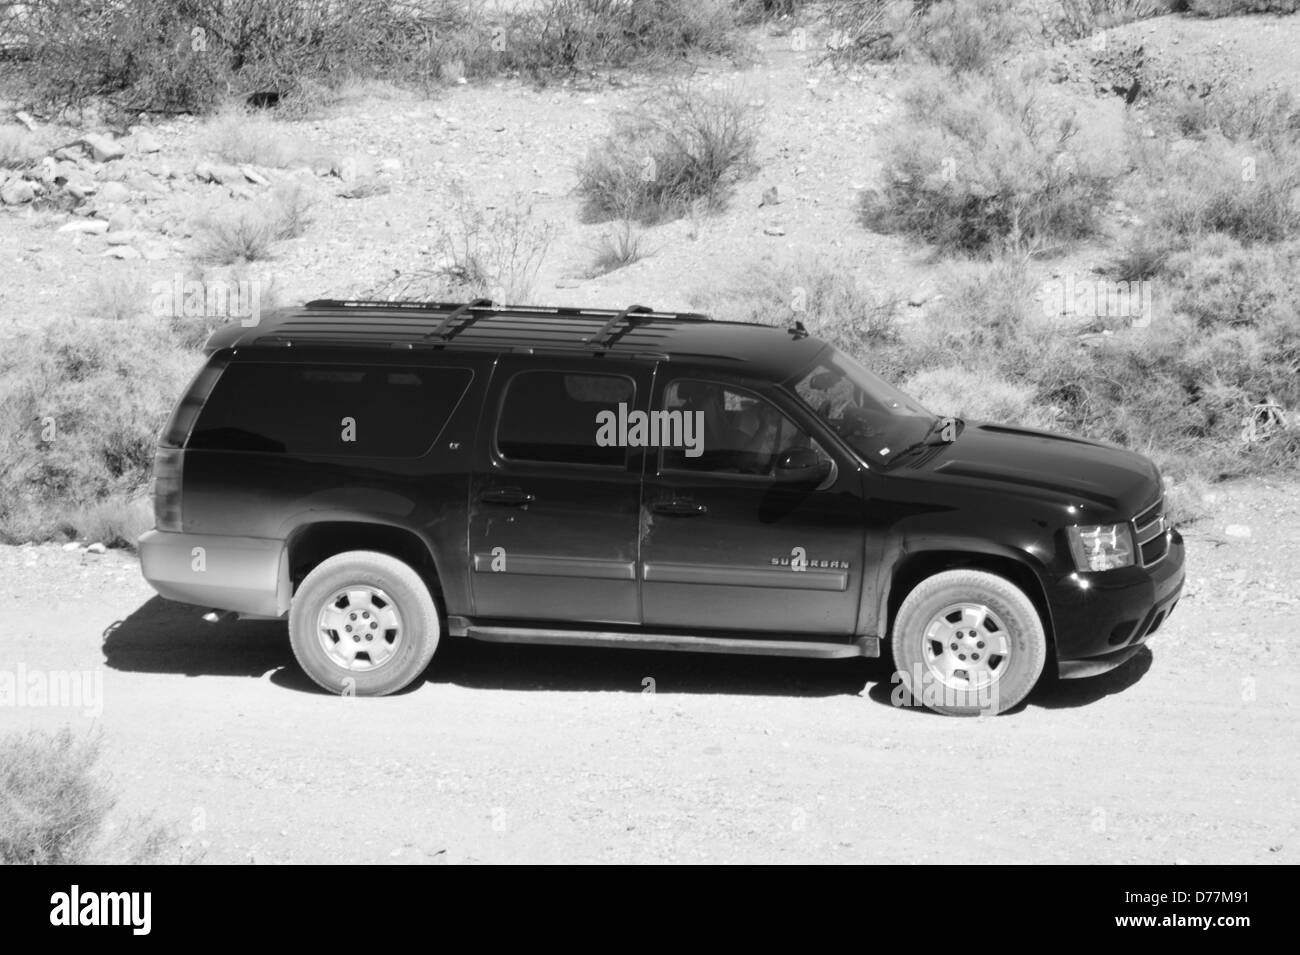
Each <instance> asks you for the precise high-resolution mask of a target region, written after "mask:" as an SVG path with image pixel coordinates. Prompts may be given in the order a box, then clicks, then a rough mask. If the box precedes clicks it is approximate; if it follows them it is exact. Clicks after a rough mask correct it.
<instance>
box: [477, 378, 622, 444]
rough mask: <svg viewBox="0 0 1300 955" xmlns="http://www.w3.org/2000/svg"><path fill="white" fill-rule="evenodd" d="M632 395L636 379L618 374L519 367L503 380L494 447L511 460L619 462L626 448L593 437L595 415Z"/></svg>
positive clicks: (614, 407)
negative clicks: (589, 373) (524, 369)
mask: <svg viewBox="0 0 1300 955" xmlns="http://www.w3.org/2000/svg"><path fill="white" fill-rule="evenodd" d="M635 398H636V383H635V382H634V381H633V380H632V379H631V378H626V377H624V376H622V375H582V374H575V373H570V372H562V371H524V372H520V373H519V374H517V375H515V377H514V378H512V379H510V384H509V385H507V386H506V396H505V401H504V403H503V404H502V406H501V418H500V420H499V421H498V422H497V450H498V451H500V452H501V454H502V455H503V456H504V457H507V458H514V459H517V460H525V461H546V462H550V463H553V464H586V465H598V466H607V467H622V466H623V463H624V461H625V460H626V459H627V449H626V448H622V447H618V446H617V445H611V446H608V447H602V446H601V445H599V444H597V443H596V433H597V430H598V428H597V422H596V415H597V414H598V413H600V412H601V411H613V412H615V413H617V412H618V406H619V405H620V404H626V405H627V406H628V407H629V408H630V407H633V406H634V403H635Z"/></svg>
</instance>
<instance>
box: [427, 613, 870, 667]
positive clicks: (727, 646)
mask: <svg viewBox="0 0 1300 955" xmlns="http://www.w3.org/2000/svg"><path fill="white" fill-rule="evenodd" d="M448 624H449V627H448V629H449V631H450V632H451V635H452V636H457V637H469V638H470V639H471V640H483V641H486V642H488V643H536V644H549V645H552V646H566V647H630V648H633V649H637V650H686V651H693V652H695V653H734V654H745V655H749V656H776V657H813V658H817V659H822V660H843V659H852V658H855V657H878V656H880V640H879V638H877V637H854V638H853V639H852V641H851V642H832V641H825V640H774V639H771V638H768V637H701V636H687V635H683V634H676V633H650V632H645V631H640V630H558V629H553V628H549V627H505V626H496V625H492V626H488V625H484V624H476V623H470V622H469V621H468V620H466V619H465V618H464V617H452V618H451V619H449V620H448Z"/></svg>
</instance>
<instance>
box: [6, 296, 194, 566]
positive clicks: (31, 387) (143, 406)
mask: <svg viewBox="0 0 1300 955" xmlns="http://www.w3.org/2000/svg"><path fill="white" fill-rule="evenodd" d="M0 345H2V346H3V347H0V444H3V446H4V447H5V448H6V449H7V453H6V454H5V456H4V458H3V459H0V537H2V538H4V539H6V540H9V541H19V542H20V541H24V540H29V539H33V538H43V537H49V536H51V535H54V534H58V533H60V532H63V533H66V532H67V525H66V521H68V520H69V519H70V516H71V515H72V514H73V512H74V511H76V510H77V509H78V508H82V507H90V506H92V505H95V504H98V503H100V502H104V501H110V500H117V501H124V500H126V499H128V498H129V497H130V496H131V495H132V494H134V493H137V492H139V491H140V490H141V489H143V488H145V487H146V486H147V485H148V481H149V474H150V471H151V468H152V465H153V456H154V450H155V446H156V443H157V440H158V435H159V434H160V433H161V431H162V426H163V424H164V422H165V420H166V418H167V415H168V414H169V413H170V411H171V408H172V406H173V404H174V403H175V401H176V399H177V397H178V396H179V395H180V393H181V391H182V390H183V389H184V387H185V385H186V383H187V382H188V381H189V379H190V377H191V376H192V375H193V373H194V372H195V371H196V370H197V367H198V365H199V363H200V361H201V358H200V356H199V355H197V354H195V353H192V352H187V351H183V350H182V349H181V348H179V347H178V345H177V343H176V340H175V338H174V336H173V335H172V334H171V332H170V331H168V330H167V329H165V328H162V327H160V326H159V325H158V324H156V323H154V322H149V321H146V322H133V321H113V320H105V319H70V318H65V319H56V320H54V321H51V322H49V323H48V324H45V325H44V326H42V327H41V328H40V329H39V330H37V331H33V332H29V333H27V334H20V333H17V332H9V333H7V334H6V336H5V340H4V341H3V342H0Z"/></svg>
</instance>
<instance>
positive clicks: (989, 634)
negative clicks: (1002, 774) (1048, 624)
mask: <svg viewBox="0 0 1300 955" xmlns="http://www.w3.org/2000/svg"><path fill="white" fill-rule="evenodd" d="M890 643H891V645H892V649H893V654H894V667H895V674H894V681H895V684H896V689H895V693H894V697H893V698H894V700H895V702H899V703H904V702H906V703H912V704H917V703H919V704H922V705H924V706H927V707H929V708H930V709H932V710H936V711H937V712H940V713H946V714H948V715H950V716H976V715H979V714H982V713H1002V712H1005V711H1006V710H1009V709H1011V708H1012V707H1013V706H1015V705H1016V704H1018V703H1019V702H1021V701H1022V700H1023V699H1024V698H1025V697H1026V696H1028V695H1029V692H1030V690H1032V689H1033V688H1034V684H1036V683H1037V682H1038V678H1039V676H1040V675H1041V674H1042V672H1043V665H1044V664H1045V663H1046V661H1047V635H1046V633H1045V632H1044V630H1043V622H1042V620H1041V618H1040V617H1039V615H1038V611H1037V609H1035V607H1034V604H1033V601H1031V600H1030V599H1029V598H1028V597H1027V596H1026V595H1025V592H1024V591H1023V590H1021V589H1020V588H1019V587H1017V586H1016V585H1015V584H1013V583H1012V582H1011V581H1009V580H1007V579H1006V578H1005V577H999V576H997V575H996V574H990V573H987V572H985V571H982V570H947V571H944V572H942V573H938V574H935V575H934V576H933V577H927V578H926V579H925V580H923V581H921V582H920V583H919V584H917V585H916V587H915V588H914V589H913V590H912V592H911V593H909V594H908V595H907V598H906V599H905V600H904V601H903V605H902V606H901V607H900V608H899V609H898V616H897V617H896V618H895V620H894V629H893V633H892V634H891V636H890Z"/></svg>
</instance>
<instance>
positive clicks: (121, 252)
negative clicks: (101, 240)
mask: <svg viewBox="0 0 1300 955" xmlns="http://www.w3.org/2000/svg"><path fill="white" fill-rule="evenodd" d="M99 254H100V257H101V258H113V259H138V258H141V255H140V250H139V249H134V248H132V247H131V246H129V245H115V246H113V247H112V248H111V249H106V250H104V251H103V252H101V253H99Z"/></svg>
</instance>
